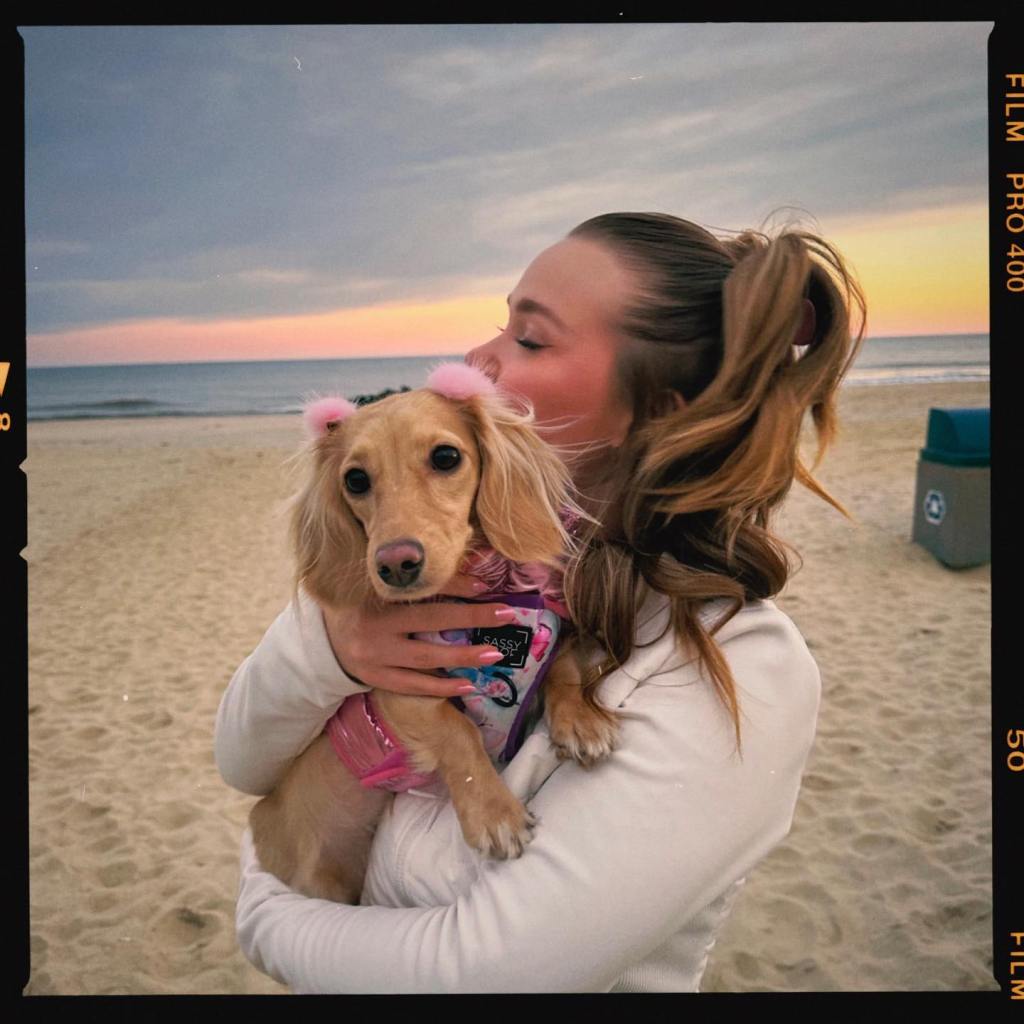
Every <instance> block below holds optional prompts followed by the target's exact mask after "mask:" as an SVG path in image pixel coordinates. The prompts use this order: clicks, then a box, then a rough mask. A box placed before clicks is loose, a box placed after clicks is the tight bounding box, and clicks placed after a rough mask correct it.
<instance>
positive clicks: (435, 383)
mask: <svg viewBox="0 0 1024 1024" xmlns="http://www.w3.org/2000/svg"><path fill="white" fill-rule="evenodd" d="M426 387H427V388H428V389H429V390H430V391H433V392H435V393H436V394H439V395H442V396H444V397H445V398H447V399H449V400H450V401H453V402H455V403H456V405H458V406H459V408H460V409H461V410H462V413H463V415H464V416H465V417H466V418H467V420H468V422H469V423H470V425H471V426H472V427H473V429H474V433H475V434H476V441H477V447H478V449H479V451H480V485H479V487H478V489H477V495H476V504H475V512H476V517H477V520H478V522H479V524H480V528H481V529H482V530H483V532H484V534H485V536H486V537H487V540H488V543H489V544H490V545H491V547H492V548H494V550H495V551H497V552H498V553H499V554H501V555H504V556H505V557H506V558H509V559H511V560H512V561H513V562H546V563H548V564H549V565H554V566H558V565H559V562H558V558H559V556H560V555H562V554H563V553H564V552H565V551H566V548H567V547H568V545H569V537H568V534H567V533H566V531H565V528H564V526H563V525H562V520H561V517H560V514H559V513H560V511H561V510H562V509H563V508H564V507H566V506H569V505H570V504H571V502H570V498H569V487H570V477H569V473H568V471H567V470H566V468H565V466H564V465H563V464H562V462H561V460H560V459H559V458H558V457H557V456H556V455H555V453H554V452H553V451H552V450H551V448H549V447H548V446H547V445H546V444H545V443H544V442H543V441H542V440H541V439H540V437H539V436H538V435H537V433H536V432H535V430H534V428H533V426H532V424H533V414H532V412H527V413H520V412H516V411H514V410H513V409H512V408H511V407H510V406H509V405H508V404H507V403H506V402H505V401H504V400H503V398H502V396H501V395H500V393H499V391H498V389H497V387H496V386H495V384H494V381H492V380H491V378H490V377H488V376H487V374H485V373H484V372H483V371H482V370H479V369H477V368H476V367H475V366H470V365H468V364H466V363H454V362H449V363H441V364H440V365H439V366H436V367H435V368H434V369H433V370H432V371H431V373H430V376H429V377H427V382H426Z"/></svg>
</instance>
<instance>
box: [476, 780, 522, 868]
mask: <svg viewBox="0 0 1024 1024" xmlns="http://www.w3.org/2000/svg"><path fill="white" fill-rule="evenodd" d="M536 825H537V818H536V816H535V815H533V814H532V813H531V812H530V811H528V810H527V809H526V807H524V806H523V804H522V803H521V802H520V801H519V800H517V799H516V798H515V797H514V796H512V794H511V793H508V792H506V793H504V794H503V795H502V797H501V798H500V799H498V798H495V799H492V800H489V801H487V803H486V804H485V805H484V806H482V807H473V808H469V809H467V810H466V811H465V812H464V814H463V815H462V832H463V835H464V836H465V838H466V842H467V843H469V845H470V846H472V847H473V848H474V849H475V850H479V851H480V852H481V853H482V854H484V856H486V857H493V858H494V859H495V860H514V859H515V858H516V857H519V856H521V855H522V853H523V851H524V850H525V849H526V846H527V844H528V843H529V842H530V840H531V839H533V830H534V828H535V827H536Z"/></svg>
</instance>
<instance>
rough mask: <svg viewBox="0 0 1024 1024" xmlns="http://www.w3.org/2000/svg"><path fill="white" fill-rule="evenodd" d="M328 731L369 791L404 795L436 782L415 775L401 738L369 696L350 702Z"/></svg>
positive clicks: (429, 776)
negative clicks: (409, 790)
mask: <svg viewBox="0 0 1024 1024" xmlns="http://www.w3.org/2000/svg"><path fill="white" fill-rule="evenodd" d="M325 730H326V732H327V736H328V739H330V741H331V746H332V747H334V752H335V754H337V755H338V759H339V760H340V761H341V762H342V764H344V765H345V767H346V768H348V770H349V771H350V772H352V774H353V775H355V777H356V778H357V779H358V780H359V783H360V785H362V786H366V787H367V788H368V789H370V788H374V787H375V788H377V789H387V790H390V791H391V792H393V793H403V792H405V790H407V789H412V788H413V787H414V786H422V785H424V784H425V783H427V782H430V781H432V779H433V775H432V774H426V773H423V772H417V771H415V769H414V768H413V766H412V765H411V763H410V762H409V756H408V754H407V752H406V751H405V749H404V748H403V747H402V746H401V744H400V743H399V742H398V738H397V737H396V736H395V735H394V734H393V733H392V732H391V730H390V729H389V728H388V727H387V725H386V724H385V723H384V720H383V719H382V718H380V717H379V716H378V715H377V712H376V709H375V708H374V706H373V701H372V700H371V699H370V694H369V693H356V694H353V695H352V696H351V697H349V698H347V699H346V700H345V701H344V702H343V703H342V705H341V707H340V708H338V710H337V711H336V712H335V714H334V715H333V716H332V717H331V718H330V719H329V720H328V722H327V725H326V727H325Z"/></svg>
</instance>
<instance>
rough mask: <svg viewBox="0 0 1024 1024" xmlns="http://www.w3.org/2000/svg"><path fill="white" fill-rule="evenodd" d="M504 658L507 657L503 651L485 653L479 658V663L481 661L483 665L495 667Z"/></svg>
mask: <svg viewBox="0 0 1024 1024" xmlns="http://www.w3.org/2000/svg"><path fill="white" fill-rule="evenodd" d="M504 657H505V655H504V654H502V653H501V651H484V653H483V654H481V655H480V657H479V658H477V661H479V662H480V664H481V665H493V664H494V663H495V662H498V661H501V659H502V658H504Z"/></svg>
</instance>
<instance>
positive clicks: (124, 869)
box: [96, 860, 139, 889]
mask: <svg viewBox="0 0 1024 1024" xmlns="http://www.w3.org/2000/svg"><path fill="white" fill-rule="evenodd" d="M96 877H97V878H98V879H99V882H100V884H101V885H103V886H106V888H108V889H113V888H115V887H116V886H118V885H126V884H127V883H129V882H134V881H135V879H136V878H138V877H139V869H138V867H137V866H136V865H135V863H134V862H133V861H130V860H120V861H115V862H114V863H113V864H106V865H104V866H103V867H102V868H100V869H99V871H97V872H96Z"/></svg>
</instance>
